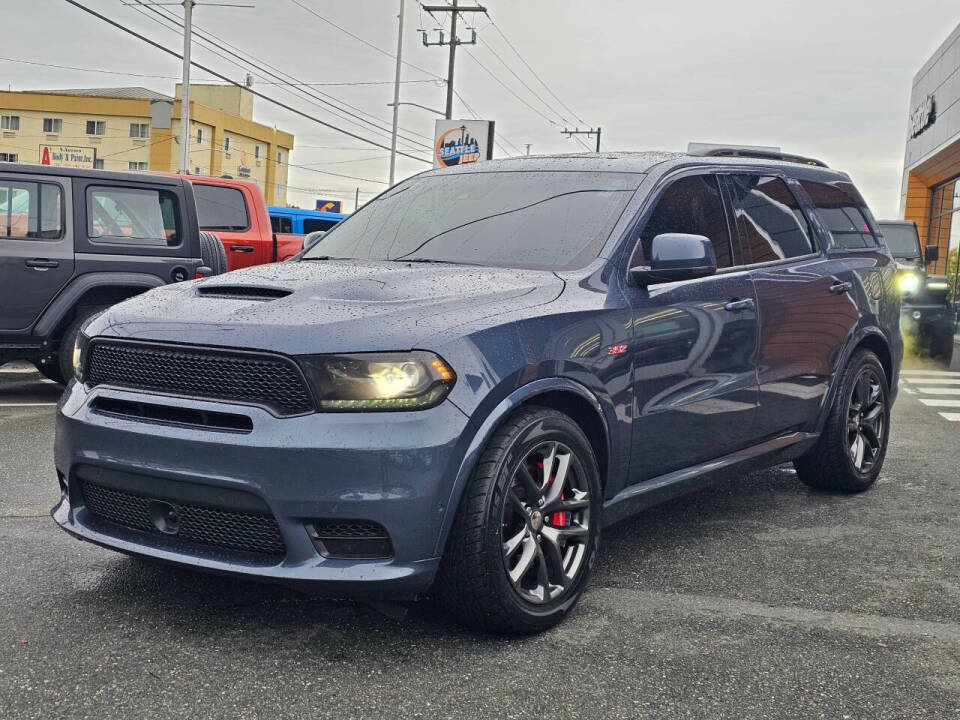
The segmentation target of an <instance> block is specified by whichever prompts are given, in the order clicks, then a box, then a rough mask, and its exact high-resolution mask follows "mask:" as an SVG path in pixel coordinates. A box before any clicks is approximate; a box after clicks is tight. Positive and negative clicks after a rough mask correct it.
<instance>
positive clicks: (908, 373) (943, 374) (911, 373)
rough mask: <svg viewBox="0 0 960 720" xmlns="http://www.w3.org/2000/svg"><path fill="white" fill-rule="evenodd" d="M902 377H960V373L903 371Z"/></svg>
mask: <svg viewBox="0 0 960 720" xmlns="http://www.w3.org/2000/svg"><path fill="white" fill-rule="evenodd" d="M900 374H901V375H904V376H906V377H911V376H917V377H920V376H923V375H929V376H933V377H960V372H956V371H953V370H901V371H900Z"/></svg>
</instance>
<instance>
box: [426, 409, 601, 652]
mask: <svg viewBox="0 0 960 720" xmlns="http://www.w3.org/2000/svg"><path fill="white" fill-rule="evenodd" d="M551 450H552V454H551ZM537 458H540V460H539V461H538V460H537ZM538 462H539V463H540V464H539V465H538V464H537V463H538ZM521 466H522V467H524V468H527V469H529V470H530V473H532V474H531V475H530V478H529V479H528V480H526V481H525V480H524V478H525V477H526V476H525V474H524V473H523V472H522V470H521ZM543 467H553V468H554V472H553V473H551V474H550V477H549V479H547V474H546V473H545V472H544V471H543ZM537 475H539V477H538V478H537V479H536V480H534V479H533V478H534V477H535V476H537ZM533 482H535V483H536V485H532V484H531V483H533ZM528 488H529V490H528ZM558 488H559V489H558ZM533 497H537V498H543V499H544V503H543V504H540V503H539V502H538V503H537V504H536V505H534V504H533V501H532V500H530V498H533ZM551 508H555V509H556V508H564V509H563V511H557V510H554V511H553V512H551V511H550V510H551ZM601 511H602V498H601V488H600V472H599V470H598V467H597V461H596V458H595V457H594V454H593V449H592V448H591V446H590V442H589V441H588V440H587V437H586V435H584V433H583V431H582V430H581V429H580V428H579V426H578V425H577V424H576V423H575V422H574V421H573V420H572V419H570V418H569V417H568V416H566V415H564V414H563V413H560V412H557V411H556V410H552V409H549V408H542V407H527V408H522V409H520V410H518V411H517V412H515V413H514V414H513V415H512V416H510V418H509V419H508V420H507V421H506V422H505V423H504V424H503V425H502V426H501V427H500V428H499V429H498V430H497V431H496V433H495V434H494V435H493V436H492V437H491V438H490V440H489V442H488V443H487V446H486V448H485V449H484V451H483V454H482V455H481V457H480V459H479V460H478V462H477V467H476V468H475V470H474V472H473V476H472V477H471V479H470V483H469V484H468V485H467V487H466V489H465V490H464V494H463V497H462V499H461V501H460V505H459V507H458V509H457V514H456V517H455V519H454V523H453V527H452V528H451V531H450V538H449V540H448V542H447V548H446V552H445V553H444V555H443V558H442V560H441V562H440V569H439V572H438V575H437V582H436V584H435V586H434V596H435V598H436V600H437V601H438V603H439V604H440V605H441V606H442V607H443V608H444V609H445V610H446V611H447V612H448V613H449V614H450V615H451V616H452V617H454V618H455V619H456V620H458V621H459V622H461V623H462V624H464V625H467V626H469V627H472V628H475V629H478V630H483V631H486V632H494V633H509V634H520V635H527V634H532V633H537V632H541V631H543V630H547V629H548V628H550V627H553V626H554V625H556V624H557V623H559V622H560V621H561V620H563V618H564V617H565V616H566V615H567V613H569V612H570V611H571V610H572V609H573V607H574V606H575V605H576V603H577V601H578V600H579V599H580V596H581V595H582V593H583V589H584V587H586V584H587V581H588V580H589V576H590V571H591V569H592V567H593V564H594V561H595V560H596V556H597V548H598V546H599V542H600V521H601V517H600V515H601ZM508 546H509V547H510V548H511V549H510V550H509V551H508V550H507V547H508ZM554 551H556V552H554ZM531 557H532V559H530V558H531ZM508 568H511V570H512V571H513V572H514V573H515V575H516V576H518V579H517V580H516V581H514V580H511V577H510V575H509V572H510V570H508ZM523 568H526V571H524V570H523ZM541 570H542V572H541ZM544 577H545V578H546V580H545V581H544Z"/></svg>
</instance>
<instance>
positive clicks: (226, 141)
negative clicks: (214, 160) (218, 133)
mask: <svg viewBox="0 0 960 720" xmlns="http://www.w3.org/2000/svg"><path fill="white" fill-rule="evenodd" d="M231 140H232V138H228V137H225V138H223V151H224V152H230V151H231V150H232V149H233V143H232V142H231Z"/></svg>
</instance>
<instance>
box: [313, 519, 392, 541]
mask: <svg viewBox="0 0 960 720" xmlns="http://www.w3.org/2000/svg"><path fill="white" fill-rule="evenodd" d="M313 529H314V530H315V531H316V534H317V537H320V538H385V537H387V531H386V530H384V528H383V526H382V525H378V524H377V523H375V522H368V521H366V520H339V521H335V520H321V521H319V522H315V523H314V524H313Z"/></svg>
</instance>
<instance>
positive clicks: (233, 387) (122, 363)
mask: <svg viewBox="0 0 960 720" xmlns="http://www.w3.org/2000/svg"><path fill="white" fill-rule="evenodd" d="M85 376H86V378H85V379H86V382H87V383H88V384H89V385H91V386H95V385H116V386H118V387H124V388H133V389H137V390H150V391H154V392H160V393H167V394H172V395H186V396H189V397H193V398H205V399H210V400H229V401H231V402H238V403H244V404H253V405H262V406H265V407H267V408H269V409H271V410H272V411H273V412H274V413H276V414H277V415H281V416H283V415H286V416H290V415H302V414H305V413H308V412H312V411H313V409H314V408H313V398H312V397H311V395H310V391H309V389H308V388H307V384H306V381H305V380H304V378H303V374H302V373H301V372H300V369H299V368H298V367H297V365H296V364H295V363H294V362H293V361H292V360H290V359H289V358H284V357H280V356H277V355H269V354H264V353H255V352H243V351H231V350H219V349H214V348H197V347H189V346H180V345H163V344H159V343H137V342H117V341H111V340H94V341H93V342H92V343H91V346H90V352H89V359H88V360H87V366H86V373H85Z"/></svg>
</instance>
